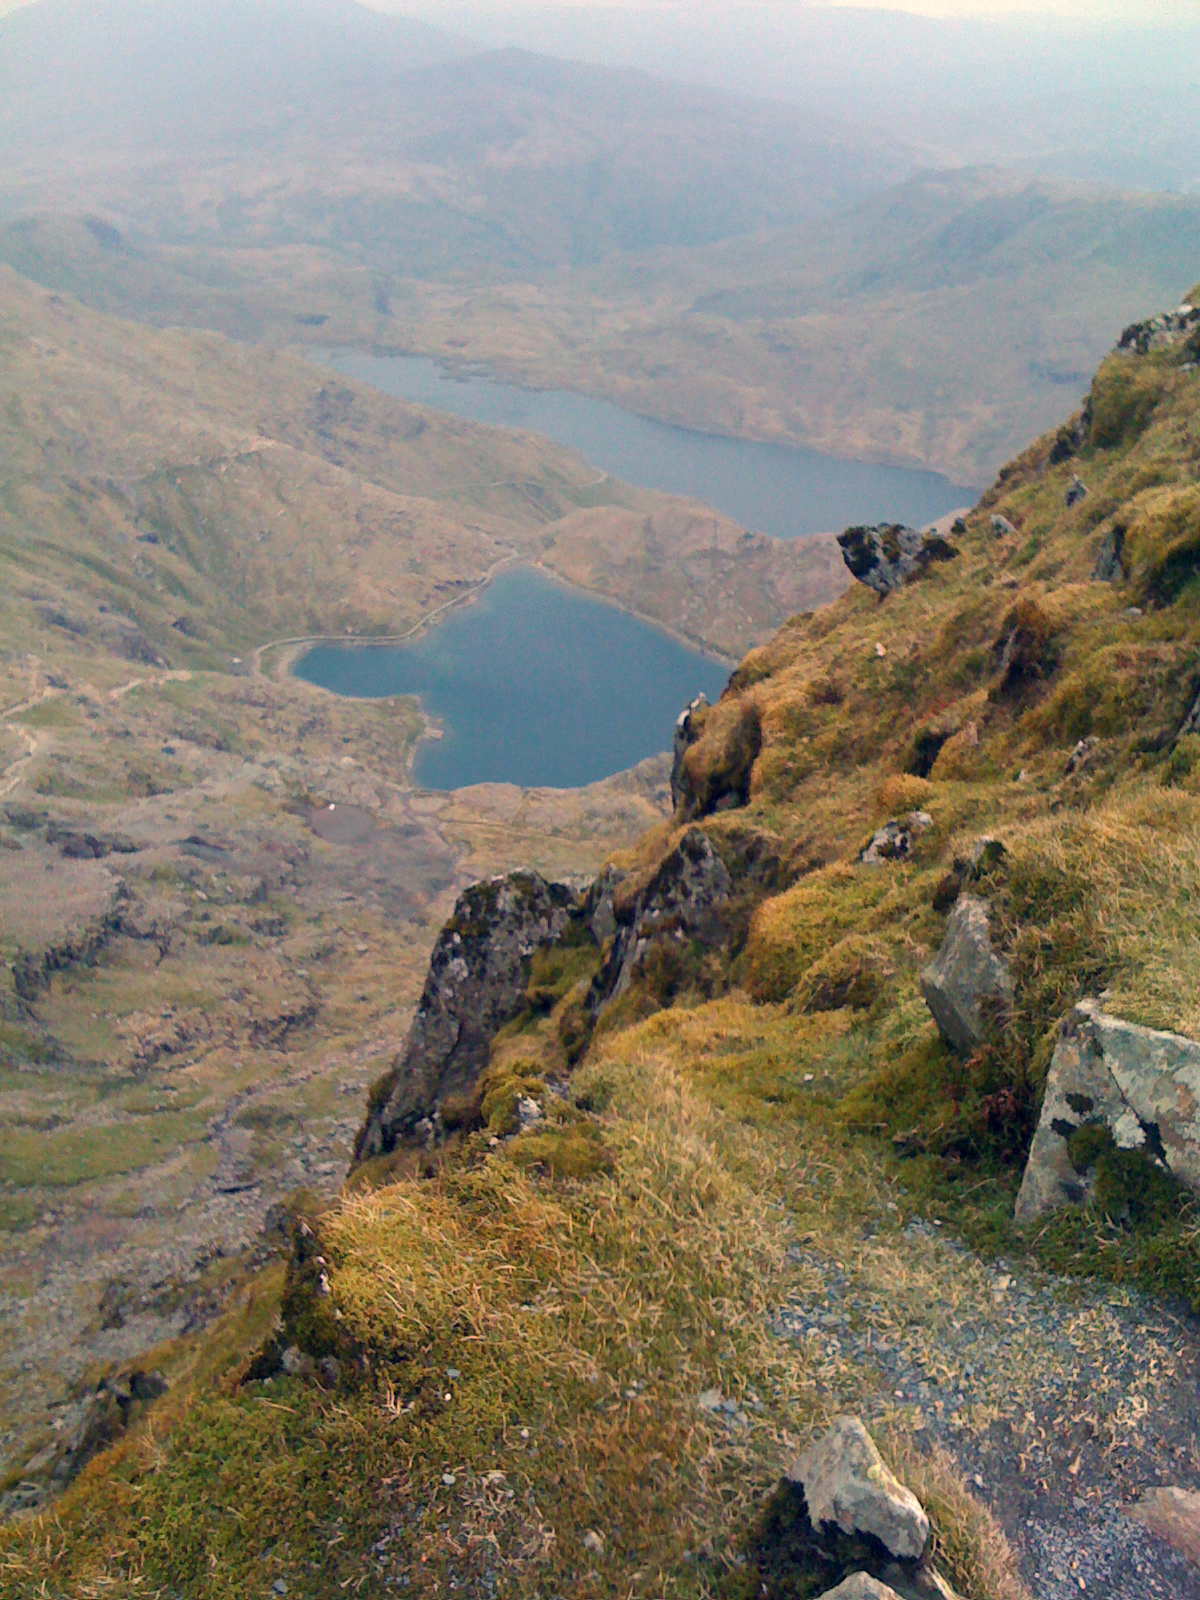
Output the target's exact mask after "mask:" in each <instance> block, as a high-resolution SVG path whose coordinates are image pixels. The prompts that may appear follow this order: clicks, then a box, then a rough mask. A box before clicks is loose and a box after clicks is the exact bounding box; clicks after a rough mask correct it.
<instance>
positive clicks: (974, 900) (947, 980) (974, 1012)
mask: <svg viewBox="0 0 1200 1600" xmlns="http://www.w3.org/2000/svg"><path fill="white" fill-rule="evenodd" d="M990 909H991V908H990V907H989V905H988V902H987V901H986V900H981V899H980V898H979V897H978V895H973V894H961V895H959V897H958V900H957V901H956V902H955V906H954V910H953V911H952V912H951V913H950V919H949V921H948V922H947V924H946V937H945V938H944V939H943V940H942V947H941V949H940V950H939V951H938V953H937V955H936V956H935V957H934V959H933V960H932V961H931V962H930V963H929V965H928V966H927V967H925V968H924V969H923V971H922V973H921V994H922V996H923V997H924V1000H925V1004H926V1005H927V1006H928V1007H929V1009H930V1011H931V1012H932V1013H933V1020H934V1021H935V1022H936V1023H937V1025H938V1028H939V1030H940V1032H941V1034H942V1037H943V1038H944V1039H945V1040H946V1041H947V1043H949V1044H951V1045H953V1046H954V1048H955V1049H956V1050H961V1051H962V1052H963V1053H964V1054H965V1055H969V1054H970V1053H971V1052H972V1051H973V1050H977V1049H978V1048H979V1046H980V1044H981V1043H982V1042H983V1037H984V1034H985V1032H986V1028H987V1019H986V1017H985V1008H986V1007H987V1005H988V1004H989V1003H990V1004H992V1005H1000V1006H1008V1005H1010V1004H1011V1003H1012V994H1013V988H1012V976H1011V974H1010V973H1009V970H1008V963H1007V962H1006V961H1005V960H1004V959H1003V957H1001V956H999V955H998V954H997V953H996V951H995V950H993V948H992V936H991V929H990V927H989V923H988V919H989V913H990Z"/></svg>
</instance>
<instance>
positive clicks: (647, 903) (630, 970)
mask: <svg viewBox="0 0 1200 1600" xmlns="http://www.w3.org/2000/svg"><path fill="white" fill-rule="evenodd" d="M732 892H733V880H732V878H731V876H730V873H729V869H728V868H727V867H726V865H725V863H724V862H723V861H722V860H721V857H720V856H719V855H718V854H717V852H716V851H715V850H714V849H713V847H712V843H711V842H710V840H709V837H708V835H707V834H706V833H705V832H703V830H702V829H700V828H689V829H688V831H687V832H686V833H685V834H684V836H683V838H682V839H681V840H680V841H679V843H678V844H677V845H676V847H675V848H674V850H672V851H671V852H670V853H669V854H668V855H667V856H666V857H665V858H664V860H663V861H662V862H661V864H660V865H659V867H658V868H657V870H656V871H655V873H654V875H653V876H652V877H651V879H650V881H649V882H648V883H647V884H646V885H645V887H644V888H643V889H642V890H641V892H640V893H639V894H638V895H637V896H636V897H634V898H632V899H631V900H630V899H626V900H625V901H620V900H618V902H617V904H616V907H615V914H616V918H617V931H616V933H615V935H614V937H613V939H612V943H611V945H610V946H609V949H608V954H607V956H606V958H605V962H604V965H603V966H602V967H601V969H600V971H599V972H598V973H597V975H596V978H595V980H594V981H593V983H592V988H591V993H590V994H589V997H588V1004H589V1010H590V1011H591V1013H592V1015H593V1016H599V1014H600V1012H601V1011H603V1010H604V1008H605V1007H606V1006H608V1005H609V1004H611V1002H612V1001H614V1000H617V999H619V998H620V997H621V995H623V994H624V993H625V991H626V989H627V988H628V987H629V985H630V983H631V981H632V980H633V977H634V974H635V972H636V970H637V967H638V964H639V962H640V961H642V960H643V959H644V958H645V956H646V954H647V952H648V950H649V949H650V948H651V946H652V945H654V944H656V943H658V942H660V941H662V940H671V941H672V942H686V941H691V940H698V941H701V942H705V943H708V944H711V945H719V944H721V943H722V942H723V941H724V937H725V933H726V926H725V924H726V916H725V913H726V911H727V909H728V906H729V902H730V899H731V896H732Z"/></svg>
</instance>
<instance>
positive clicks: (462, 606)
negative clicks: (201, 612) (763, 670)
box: [272, 561, 736, 790]
mask: <svg viewBox="0 0 1200 1600" xmlns="http://www.w3.org/2000/svg"><path fill="white" fill-rule="evenodd" d="M501 584H503V592H497V591H498V590H499V588H500V585H501ZM489 594H490V595H493V596H494V599H491V600H486V603H482V604H481V602H485V597H487V596H488V595H489ZM469 602H475V604H472V603H469ZM476 605H478V606H479V609H478V614H477V615H476V616H473V615H472V614H473V613H475V612H476ZM447 627H448V628H449V629H450V630H451V631H450V632H449V633H445V634H444V633H443V629H444V628H447ZM379 646H382V648H375V647H379ZM281 647H282V652H283V653H282V657H281V659H280V660H279V661H277V662H275V663H273V664H272V670H275V671H279V670H290V675H291V677H292V679H293V681H296V682H299V683H304V684H307V685H308V686H309V687H311V688H315V689H318V690H319V691H320V692H322V693H325V694H330V693H331V694H336V695H342V696H347V697H350V698H361V699H371V700H377V701H392V700H395V701H399V700H401V699H407V700H409V701H410V702H415V704H416V707H417V710H418V713H419V717H420V725H421V731H420V733H419V734H418V735H417V737H416V738H415V739H414V740H413V742H412V746H411V751H410V759H409V760H408V761H407V762H406V769H407V771H408V773H409V776H410V781H411V782H412V783H413V785H414V787H417V788H420V789H429V790H455V789H462V788H468V787H471V786H473V785H475V784H479V783H506V784H511V785H514V786H516V787H518V788H523V789H534V788H547V789H577V788H581V787H587V786H589V785H590V784H592V783H596V782H600V781H602V780H604V779H607V778H610V777H613V776H614V775H616V774H618V773H620V772H623V771H626V770H629V769H631V768H632V767H635V766H637V765H638V764H639V763H640V762H642V761H643V760H645V759H647V758H649V757H654V756H658V755H661V754H662V753H663V752H664V751H668V750H669V748H670V740H671V732H672V729H673V727H674V722H675V719H676V717H677V716H678V713H679V711H680V710H682V708H683V707H684V706H685V705H686V704H687V703H688V702H689V701H690V700H691V699H692V698H694V696H695V695H696V694H697V693H705V694H707V695H708V697H709V698H710V699H715V698H717V697H719V695H720V694H721V693H722V692H723V691H724V689H725V686H726V684H727V682H728V679H729V675H730V672H731V671H732V670H733V669H734V668H735V667H736V662H734V661H733V660H732V659H731V658H730V657H728V656H725V655H723V654H720V653H718V652H716V651H715V650H712V649H711V648H710V649H708V650H705V651H701V650H699V649H697V648H696V646H695V645H694V643H693V642H692V641H690V640H687V639H681V638H680V637H679V635H678V634H677V633H675V632H674V631H672V630H671V629H669V628H666V627H664V626H662V624H661V623H659V622H657V621H656V620H654V619H650V618H645V617H642V616H640V615H638V614H637V613H636V612H634V611H632V610H631V609H629V608H628V607H626V606H623V605H621V604H620V603H618V602H617V601H616V600H614V599H612V598H610V597H609V596H606V595H601V594H596V593H595V592H594V591H592V590H590V589H585V588H584V587H582V586H581V585H578V584H575V583H572V582H570V581H568V580H567V579H564V578H563V577H561V576H560V575H559V574H558V573H555V572H553V571H550V570H547V569H545V568H543V567H542V566H540V565H539V564H538V563H535V562H520V563H517V562H511V561H510V562H505V563H503V565H502V568H501V570H497V571H496V572H494V573H493V574H492V575H491V576H490V577H489V579H488V580H487V581H486V582H484V583H482V584H479V585H477V586H476V587H475V589H473V590H472V591H471V594H470V596H469V597H468V596H462V597H459V596H456V597H455V602H454V604H452V605H447V606H445V607H442V608H439V611H438V615H437V616H436V617H431V618H427V619H426V625H425V626H424V627H420V626H417V627H414V628H413V629H411V630H408V631H407V635H406V636H405V637H403V638H402V639H401V641H400V642H399V643H395V642H393V643H392V644H391V645H387V644H384V642H383V638H382V636H379V635H375V636H370V637H365V638H364V637H361V636H360V637H359V638H354V637H353V636H347V635H335V636H333V637H330V638H327V639H326V641H325V642H324V643H322V642H319V641H315V640H314V641H313V642H311V643H309V642H307V641H299V640H296V641H287V642H283V641H280V642H276V644H275V646H274V648H276V649H281ZM410 647H411V652H410ZM372 655H374V656H376V658H377V659H376V660H374V661H372V660H371V657H372ZM423 761H424V762H426V763H430V762H432V765H431V766H427V767H426V770H425V771H424V772H422V771H421V770H420V767H421V763H422V762H423Z"/></svg>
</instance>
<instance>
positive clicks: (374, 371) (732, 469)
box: [302, 346, 979, 541]
mask: <svg viewBox="0 0 1200 1600" xmlns="http://www.w3.org/2000/svg"><path fill="white" fill-rule="evenodd" d="M383 348H384V347H379V348H378V349H377V348H376V347H373V346H372V347H361V346H309V347H305V348H303V351H302V353H303V356H304V359H305V360H306V361H308V362H309V363H310V364H311V365H313V366H315V367H317V368H318V369H319V370H323V371H326V372H334V373H337V374H339V375H340V376H342V377H345V378H350V379H353V380H355V381H357V382H360V383H366V384H369V385H370V386H371V387H373V388H375V389H377V390H379V391H380V392H381V393H384V394H389V395H391V396H393V397H394V398H395V399H399V400H403V401H404V402H406V403H407V404H410V405H417V406H423V407H427V408H428V409H430V410H433V411H440V412H441V413H443V414H444V415H445V414H448V415H451V416H458V417H462V418H464V419H468V420H470V421H473V422H475V423H477V424H479V425H481V426H485V427H502V428H508V429H510V430H515V431H518V432H524V433H528V434H536V435H540V436H541V437H542V438H546V439H550V440H552V441H553V442H554V443H556V444H559V445H561V446H563V447H565V448H567V449H569V450H573V451H575V452H576V454H577V455H579V456H580V457H581V458H582V459H583V460H585V461H586V462H588V463H589V464H590V465H591V466H592V468H593V469H595V470H597V471H600V472H602V473H605V474H607V475H608V476H610V477H613V478H615V479H617V480H620V481H622V482H625V483H628V484H631V485H636V486H640V487H642V488H646V489H653V490H658V491H660V492H662V493H665V494H671V495H679V496H682V497H684V498H686V499H690V500H694V501H697V502H700V503H701V504H704V505H706V506H708V507H710V508H711V509H712V510H715V511H718V512H720V513H721V514H722V515H724V516H726V517H728V518H729V519H730V520H732V521H734V522H736V523H738V524H739V525H740V526H742V527H744V528H746V529H747V530H749V531H751V532H755V533H765V534H768V535H770V536H771V537H773V538H776V539H781V540H788V541H790V540H794V539H804V538H807V537H810V536H813V535H817V534H820V533H824V532H828V531H829V530H831V529H837V530H838V531H840V529H841V528H845V527H847V526H851V525H853V524H855V523H867V524H870V523H876V522H907V523H911V524H912V525H914V526H916V527H924V526H926V525H927V524H928V523H930V522H932V521H934V520H935V519H936V518H938V517H940V516H942V515H944V513H945V512H947V511H948V510H950V508H951V507H952V506H958V505H962V504H963V503H971V504H973V503H974V502H975V501H976V500H977V499H978V496H979V490H978V489H976V488H975V487H973V486H971V485H967V484H955V483H953V482H952V481H951V479H949V478H948V477H946V476H945V475H944V474H942V473H940V472H937V471H933V470H930V469H928V468H923V467H915V466H912V465H896V464H892V463H887V462H879V461H873V460H869V459H865V458H858V457H841V456H836V455H832V454H830V453H828V452H827V451H823V450H820V449H817V448H815V447H814V446H812V445H807V444H800V443H792V442H787V441H782V440H778V439H757V438H744V437H740V436H738V435H735V434H728V433H708V432H705V431H703V430H701V429H697V428H691V427H687V426H683V425H680V424H677V423H672V422H666V421H663V420H662V419H661V418H657V417H653V416H649V415H646V414H645V413H643V412H639V411H635V410H630V409H628V408H626V407H625V406H623V405H621V404H620V403H619V402H617V401H615V400H611V399H609V398H607V397H603V396H596V395H593V394H590V393H586V392H582V391H577V390H571V389H550V388H547V389H541V388H530V387H525V386H524V385H522V384H519V383H510V382H508V381H507V380H502V379H498V378H496V377H495V376H493V375H491V374H490V372H489V371H488V369H481V368H480V367H478V366H476V365H475V364H471V365H470V366H467V365H465V364H464V365H463V366H462V367H451V366H448V365H447V364H446V363H445V362H444V361H442V360H441V359H440V358H438V357H431V356H421V355H398V354H381V353H379V350H381V349H383ZM387 348H388V349H389V350H390V349H392V348H393V347H387Z"/></svg>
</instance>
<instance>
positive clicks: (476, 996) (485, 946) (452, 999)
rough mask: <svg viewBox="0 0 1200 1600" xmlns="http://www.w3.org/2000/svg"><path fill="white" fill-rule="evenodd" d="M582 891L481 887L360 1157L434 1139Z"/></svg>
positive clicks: (531, 882) (510, 880) (459, 906)
mask: <svg viewBox="0 0 1200 1600" xmlns="http://www.w3.org/2000/svg"><path fill="white" fill-rule="evenodd" d="M574 902H575V894H574V891H573V890H572V889H570V888H569V887H568V886H567V885H565V884H561V883H548V882H547V881H546V879H545V878H543V877H541V876H540V874H538V873H536V872H514V873H511V874H510V875H509V876H508V877H506V878H491V879H488V880H487V881H485V882H483V883H474V884H472V885H471V887H470V888H469V889H466V890H464V892H463V893H462V894H461V895H460V896H459V897H458V901H457V903H456V904H455V907H454V914H453V915H452V916H451V918H450V920H449V922H447V923H446V926H445V927H444V928H443V929H442V931H441V933H440V934H439V935H438V941H437V944H436V945H435V946H434V949H433V955H432V956H431V957H430V960H429V972H428V975H427V977H426V979H425V988H424V990H423V991H422V994H421V1001H420V1004H419V1005H418V1007H417V1014H416V1016H415V1017H414V1018H413V1024H412V1027H411V1028H410V1029H409V1034H408V1039H407V1040H406V1042H405V1046H404V1050H403V1052H402V1054H401V1056H400V1059H399V1061H398V1062H397V1064H396V1066H395V1068H394V1069H393V1071H392V1073H391V1074H390V1075H389V1077H388V1078H387V1079H385V1080H384V1082H383V1084H382V1085H381V1088H380V1091H379V1092H378V1093H377V1094H376V1095H375V1096H374V1097H373V1103H372V1106H371V1108H370V1110H369V1112H368V1115H367V1120H366V1123H365V1125H364V1127H363V1129H362V1132H361V1133H360V1134H359V1137H358V1143H357V1146H356V1149H355V1159H356V1160H357V1161H364V1160H367V1159H369V1158H370V1157H372V1156H377V1155H382V1154H385V1153H386V1152H388V1151H390V1150H393V1149H395V1147H396V1145H397V1144H398V1143H399V1142H401V1141H405V1140H407V1141H412V1140H414V1139H416V1140H417V1142H425V1141H423V1140H422V1139H421V1133H422V1128H423V1124H426V1123H429V1124H430V1126H436V1117H437V1113H438V1110H439V1107H440V1105H441V1102H442V1100H443V1099H445V1097H446V1096H448V1095H460V1094H462V1093H463V1092H464V1091H466V1090H468V1089H470V1088H471V1086H472V1085H473V1084H474V1083H475V1080H476V1079H477V1078H478V1076H479V1074H480V1073H481V1072H482V1071H483V1069H484V1067H485V1066H486V1065H487V1062H488V1047H489V1045H490V1044H491V1041H492V1039H493V1038H494V1037H495V1035H496V1031H497V1030H498V1029H499V1028H502V1027H503V1026H504V1024H505V1023H506V1022H510V1021H511V1020H512V1019H513V1018H514V1017H515V1016H516V1015H517V1014H518V1012H519V1011H520V1010H521V1007H522V1006H523V1005H524V1003H525V991H526V987H527V985H528V983H529V972H530V965H531V962H532V960H533V955H534V952H535V951H537V950H539V949H541V948H542V947H543V946H544V945H548V944H553V943H554V942H555V941H556V940H557V939H559V938H560V937H561V935H562V934H563V933H564V932H565V931H566V928H567V924H568V922H569V920H570V914H571V909H572V906H573V905H574Z"/></svg>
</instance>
